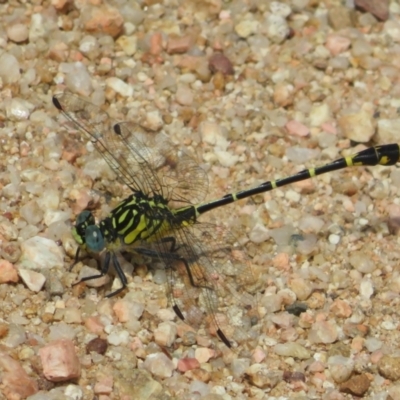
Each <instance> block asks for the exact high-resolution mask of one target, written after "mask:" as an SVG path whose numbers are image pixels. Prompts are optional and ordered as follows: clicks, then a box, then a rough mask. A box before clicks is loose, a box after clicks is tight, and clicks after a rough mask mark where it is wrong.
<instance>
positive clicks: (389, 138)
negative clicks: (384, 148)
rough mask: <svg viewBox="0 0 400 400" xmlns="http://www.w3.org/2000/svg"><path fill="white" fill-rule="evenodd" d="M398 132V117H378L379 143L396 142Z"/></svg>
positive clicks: (399, 127) (399, 122) (399, 121)
mask: <svg viewBox="0 0 400 400" xmlns="http://www.w3.org/2000/svg"><path fill="white" fill-rule="evenodd" d="M399 132H400V118H392V119H386V118H379V119H378V138H379V142H380V143H396V141H397V139H398V135H399Z"/></svg>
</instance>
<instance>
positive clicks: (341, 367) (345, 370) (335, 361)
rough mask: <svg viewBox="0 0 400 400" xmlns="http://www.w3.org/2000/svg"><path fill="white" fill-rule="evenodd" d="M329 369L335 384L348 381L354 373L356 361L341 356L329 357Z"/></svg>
mask: <svg viewBox="0 0 400 400" xmlns="http://www.w3.org/2000/svg"><path fill="white" fill-rule="evenodd" d="M328 368H329V371H330V373H331V374H332V378H333V379H334V380H335V382H338V383H342V382H345V381H347V380H348V379H349V378H350V376H351V374H352V373H353V371H354V361H353V360H351V359H349V358H347V357H343V356H340V355H337V356H332V357H329V359H328Z"/></svg>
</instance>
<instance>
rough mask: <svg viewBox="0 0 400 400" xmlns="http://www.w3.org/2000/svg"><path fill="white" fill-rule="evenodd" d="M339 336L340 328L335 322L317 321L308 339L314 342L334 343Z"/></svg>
mask: <svg viewBox="0 0 400 400" xmlns="http://www.w3.org/2000/svg"><path fill="white" fill-rule="evenodd" d="M337 338H338V329H337V326H336V324H335V323H334V322H331V321H317V322H315V323H314V324H313V325H312V327H311V329H310V331H309V334H308V339H309V340H310V341H311V342H312V343H324V344H328V343H334V342H335V341H336V340H337Z"/></svg>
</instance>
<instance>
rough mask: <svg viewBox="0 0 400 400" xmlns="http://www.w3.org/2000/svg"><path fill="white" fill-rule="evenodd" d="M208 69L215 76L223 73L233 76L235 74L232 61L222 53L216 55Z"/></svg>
mask: <svg viewBox="0 0 400 400" xmlns="http://www.w3.org/2000/svg"><path fill="white" fill-rule="evenodd" d="M208 67H209V69H210V71H211V72H212V73H213V74H215V73H217V72H221V73H222V74H223V75H233V74H234V73H235V70H234V68H233V64H232V62H231V60H229V58H228V57H227V56H225V55H224V54H222V53H214V54H213V55H212V56H211V57H210V59H209V61H208Z"/></svg>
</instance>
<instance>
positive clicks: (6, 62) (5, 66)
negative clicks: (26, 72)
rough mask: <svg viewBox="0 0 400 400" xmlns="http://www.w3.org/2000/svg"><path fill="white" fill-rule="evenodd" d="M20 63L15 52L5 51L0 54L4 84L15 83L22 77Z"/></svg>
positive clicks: (0, 66) (0, 70)
mask: <svg viewBox="0 0 400 400" xmlns="http://www.w3.org/2000/svg"><path fill="white" fill-rule="evenodd" d="M19 70H20V65H19V62H18V60H17V59H16V57H15V56H14V55H13V54H9V53H3V54H2V55H1V56H0V78H1V79H2V81H3V83H4V84H8V83H15V82H18V81H19V80H20V79H21V74H20V72H19Z"/></svg>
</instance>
